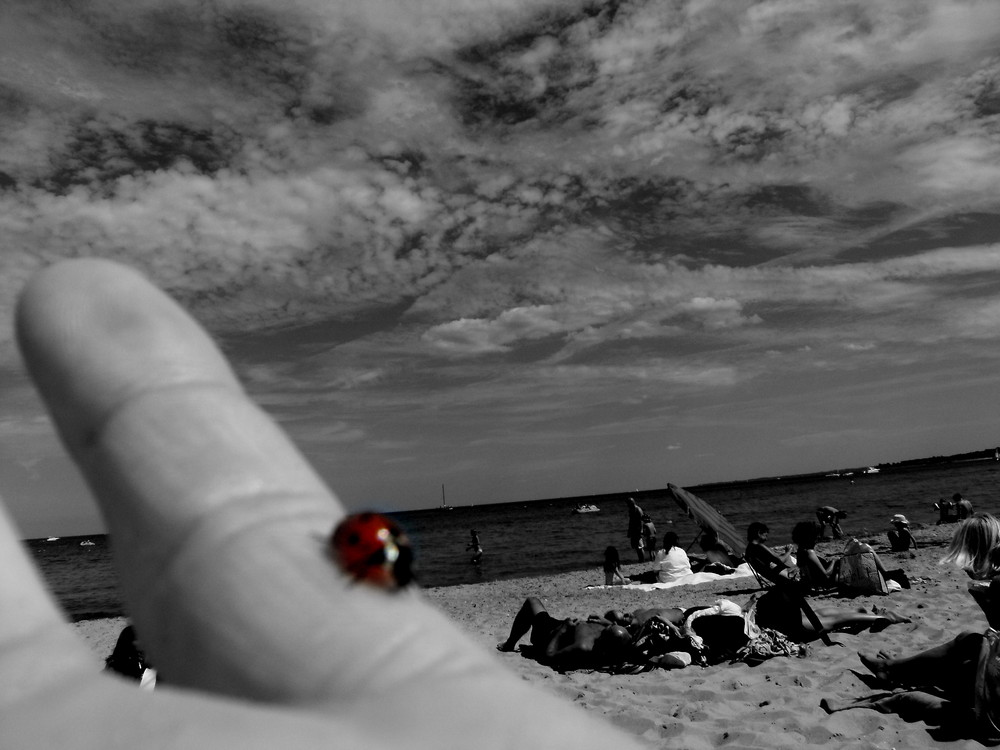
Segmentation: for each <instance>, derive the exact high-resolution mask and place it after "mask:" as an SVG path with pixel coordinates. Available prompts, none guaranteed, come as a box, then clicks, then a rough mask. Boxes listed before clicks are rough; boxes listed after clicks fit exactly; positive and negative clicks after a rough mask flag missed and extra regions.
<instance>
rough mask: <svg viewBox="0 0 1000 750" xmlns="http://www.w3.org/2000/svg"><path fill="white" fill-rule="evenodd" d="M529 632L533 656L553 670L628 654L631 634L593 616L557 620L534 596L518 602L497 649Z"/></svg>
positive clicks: (511, 647) (602, 662) (610, 660)
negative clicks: (511, 622)
mask: <svg viewBox="0 0 1000 750" xmlns="http://www.w3.org/2000/svg"><path fill="white" fill-rule="evenodd" d="M529 631H530V632H531V637H530V642H531V646H532V648H533V650H534V651H533V655H534V656H535V658H536V659H537V660H538V661H539V662H541V663H543V664H548V665H549V666H551V667H554V668H555V669H581V668H586V667H603V666H609V665H612V664H619V663H621V662H623V661H625V660H627V659H628V658H629V656H630V655H631V644H632V634H631V633H629V631H628V629H626V628H625V627H624V626H622V625H619V624H617V623H614V622H611V621H610V620H607V619H605V618H601V617H597V616H594V615H592V616H591V617H590V618H588V619H586V620H580V619H578V618H575V617H569V618H566V619H563V620H557V619H556V618H555V617H553V616H552V615H550V614H549V613H548V612H547V611H546V610H545V605H544V604H542V602H541V600H540V599H538V598H536V597H534V596H529V597H528V598H527V599H526V600H525V602H524V604H523V605H521V609H520V610H519V611H518V613H517V614H516V615H515V616H514V622H513V624H512V625H511V628H510V635H508V636H507V640H505V641H502V642H501V643H498V644H497V650H499V651H513V650H514V648H515V647H516V646H517V642H518V641H519V640H520V639H521V638H522V636H524V635H526V634H527V633H528V632H529Z"/></svg>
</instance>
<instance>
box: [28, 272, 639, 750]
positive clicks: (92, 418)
mask: <svg viewBox="0 0 1000 750" xmlns="http://www.w3.org/2000/svg"><path fill="white" fill-rule="evenodd" d="M18 334H19V341H20V343H21V346H22V350H23V352H24V356H25V360H26V362H27V363H28V367H29V369H30V371H31V372H32V374H33V376H34V377H35V378H36V381H37V382H38V384H39V386H40V389H41V391H42V395H43V398H44V399H45V401H46V403H47V404H48V405H49V407H50V409H51V410H52V413H53V418H54V420H55V422H56V424H57V426H58V427H59V430H60V433H61V435H62V438H63V441H64V443H65V444H66V445H67V446H68V447H69V449H70V451H71V453H72V454H73V456H74V458H75V459H76V461H77V462H78V464H79V465H80V467H81V469H82V470H83V472H84V475H85V476H86V478H87V480H88V482H89V484H90V486H91V488H92V489H93V490H94V493H95V495H96V496H97V499H98V501H99V503H100V505H101V507H102V510H103V512H104V514H105V517H106V519H107V522H108V524H109V528H110V532H111V537H112V546H113V549H114V551H115V557H116V562H117V564H118V566H119V570H120V573H121V577H122V584H123V589H124V592H125V597H126V602H127V604H128V606H129V610H130V614H131V615H132V618H133V620H134V622H135V624H136V627H137V630H138V632H139V634H140V638H141V639H142V641H143V643H144V646H145V647H146V649H147V651H148V652H149V653H150V655H151V656H152V660H153V663H154V664H155V665H156V666H157V668H158V670H159V671H160V673H161V674H162V675H163V676H164V677H166V679H167V682H168V683H169V684H171V685H176V686H190V687H196V688H199V689H201V690H205V691H209V692H214V693H223V694H228V695H233V696H239V697H244V698H252V699H254V700H258V701H271V702H280V703H284V704H287V705H292V704H298V705H309V706H312V707H314V708H319V707H324V710H339V708H341V707H342V706H343V705H344V704H345V702H350V703H352V704H353V705H355V706H357V707H359V708H358V709H357V710H356V713H358V714H359V715H362V714H363V715H369V716H370V718H371V721H372V722H374V723H376V724H378V725H379V727H378V731H379V732H382V733H388V734H393V733H396V734H399V733H400V732H402V735H401V736H405V732H406V727H407V722H412V724H410V725H409V726H410V727H411V728H416V729H418V730H422V731H427V730H430V731H431V732H433V733H435V734H437V735H438V736H439V737H441V736H452V735H453V734H454V732H456V731H459V730H460V731H462V732H464V731H470V732H473V733H474V735H475V736H476V737H477V738H479V739H477V744H479V745H480V746H481V747H497V748H500V747H512V746H513V745H514V744H516V743H517V742H520V743H522V744H523V743H524V742H525V741H526V740H527V734H526V732H528V730H527V729H526V727H525V725H522V724H521V723H520V719H522V718H524V719H528V718H533V720H534V723H535V725H534V726H531V727H530V732H528V733H529V734H530V735H531V738H532V739H534V740H536V741H539V742H536V743H535V744H538V745H539V746H545V747H558V746H569V745H570V744H572V745H574V746H576V747H592V746H596V744H597V743H598V742H600V743H606V742H609V741H614V742H616V743H618V744H619V745H621V744H622V743H623V740H624V738H623V737H622V736H621V735H620V734H618V733H617V732H615V731H613V730H611V729H610V728H609V727H607V726H605V725H603V724H601V723H599V722H594V721H592V720H588V719H587V718H586V717H585V716H584V715H583V714H582V712H579V711H577V710H575V709H573V708H572V707H569V706H566V705H564V704H562V703H560V702H558V701H556V700H555V699H553V698H551V697H550V696H547V695H544V694H541V695H540V694H539V693H538V692H537V691H535V690H532V689H530V688H529V687H527V686H526V685H525V684H524V683H523V681H521V680H519V679H518V678H516V677H515V676H513V675H512V674H510V673H508V672H507V671H506V670H505V669H503V668H502V666H501V665H500V664H499V662H498V660H497V659H496V658H495V656H494V655H492V654H487V653H486V652H485V651H483V650H482V649H480V648H478V647H477V646H475V645H474V644H473V643H472V642H471V641H469V640H468V638H466V637H465V636H464V635H463V634H462V633H461V632H460V631H459V630H458V629H457V628H456V627H455V626H454V625H453V624H452V623H451V622H450V621H448V620H447V618H445V617H444V616H443V615H442V614H441V613H439V612H438V611H437V610H435V609H433V608H432V607H430V606H428V605H427V604H426V603H425V602H424V601H423V600H422V598H421V597H420V596H419V594H418V593H416V592H403V593H400V594H390V593H386V592H384V591H381V590H376V589H372V588H369V587H366V586H363V585H359V584H356V583H354V582H352V581H350V580H348V579H347V578H346V577H345V576H344V575H343V574H341V573H340V572H339V571H338V570H337V569H336V568H335V566H334V565H333V564H332V563H331V562H330V560H329V559H328V557H327V555H326V551H325V543H326V538H327V536H328V535H329V533H330V531H331V529H332V526H333V524H334V523H335V522H336V521H337V520H338V519H339V518H340V517H341V516H342V514H343V509H342V508H341V506H340V505H339V503H338V502H337V501H336V499H335V498H334V497H333V496H332V495H331V494H330V493H329V491H328V490H327V489H326V488H325V486H324V485H323V483H322V482H321V481H320V480H319V479H318V478H317V477H316V476H315V474H314V473H313V472H312V470H311V469H310V467H309V466H308V465H307V464H306V462H305V461H304V460H303V459H302V458H301V456H300V455H299V453H298V451H296V450H295V448H294V447H293V446H292V445H291V443H290V442H289V441H288V440H287V438H286V437H285V436H284V435H283V433H282V432H281V431H280V430H279V429H278V428H277V427H276V426H275V425H274V424H273V423H272V422H271V420H270V419H268V418H267V416H266V415H265V414H263V412H261V411H260V410H259V409H258V408H257V407H256V406H254V405H253V404H252V403H250V402H249V400H248V399H247V398H246V396H245V395H244V394H243V392H242V389H241V388H240V387H239V384H238V383H237V381H236V379H235V378H234V377H233V375H232V373H231V371H230V369H229V367H228V365H227V364H226V363H225V361H224V359H223V358H222V357H221V355H220V354H219V353H218V351H217V350H216V349H215V347H214V345H213V344H212V343H211V341H210V339H209V338H208V337H207V335H206V334H205V333H204V332H203V331H202V330H201V329H200V327H199V326H197V324H195V323H194V321H192V320H191V319H190V318H189V317H188V316H187V315H186V314H185V313H184V312H183V311H182V310H180V308H179V307H178V306H177V305H176V304H175V303H173V302H172V301H171V300H170V299H169V298H167V297H166V296H165V295H163V294H162V293H160V292H159V291H158V290H156V289H155V288H154V287H153V286H151V285H150V284H149V283H148V282H146V281H145V280H144V279H142V277H141V276H139V275H138V274H136V273H134V272H132V271H130V270H128V269H126V268H124V267H121V266H117V265H114V264H110V263H107V262H102V261H94V260H90V261H72V262H68V263H63V264H59V265H57V266H54V267H52V268H50V269H48V270H46V271H44V272H42V274H41V275H39V276H38V277H36V278H35V279H34V280H33V281H32V282H31V283H30V284H29V286H28V287H27V289H26V291H25V292H24V294H23V295H22V298H21V303H20V305H19V308H18ZM498 706H502V707H503V710H502V711H497V710H495V709H496V708H497V707H498ZM417 709H419V711H417ZM415 711H417V712H416V713H414V712H415ZM366 712H370V713H367V714H366ZM407 717H408V718H407ZM512 717H517V718H516V719H512ZM449 744H450V743H449ZM455 744H458V743H457V742H456V743H455ZM624 744H625V745H626V746H627V745H628V742H627V741H626V742H624ZM358 746H360V745H358Z"/></svg>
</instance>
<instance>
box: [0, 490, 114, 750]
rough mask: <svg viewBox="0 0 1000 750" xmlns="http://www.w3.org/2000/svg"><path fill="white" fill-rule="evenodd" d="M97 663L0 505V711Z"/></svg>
mask: <svg viewBox="0 0 1000 750" xmlns="http://www.w3.org/2000/svg"><path fill="white" fill-rule="evenodd" d="M99 668H100V667H99V665H98V664H97V663H96V661H95V660H94V658H93V657H92V656H91V655H90V653H89V652H88V651H87V650H86V648H85V647H84V645H83V644H82V643H80V641H79V640H78V639H77V638H76V637H75V636H74V635H73V634H72V633H71V632H70V631H69V630H68V629H67V628H66V625H65V623H64V621H63V619H62V614H61V613H60V612H59V609H58V607H57V606H56V604H55V602H54V601H53V600H52V597H51V595H50V594H49V592H48V591H47V590H46V589H45V586H44V584H43V582H42V579H41V576H40V574H39V573H38V571H37V570H36V568H35V566H34V565H33V564H32V563H31V561H30V560H29V559H28V556H27V553H26V552H25V551H24V548H23V546H22V544H21V543H20V541H19V536H18V535H17V534H16V532H15V528H14V526H13V524H12V523H11V522H10V519H9V518H8V517H7V515H6V513H5V512H4V509H3V507H2V506H0V711H3V710H4V708H5V707H6V706H9V705H10V704H12V703H15V702H17V701H19V700H20V699H22V698H23V697H24V696H25V695H31V694H33V693H35V692H37V691H39V690H43V689H45V687H46V686H47V685H49V684H50V683H51V680H52V679H53V677H56V679H64V678H65V677H67V676H69V675H73V674H93V673H94V672H96V671H97V670H98V669H99ZM2 723H3V722H2V721H0V725H2ZM0 747H4V744H3V743H2V742H0Z"/></svg>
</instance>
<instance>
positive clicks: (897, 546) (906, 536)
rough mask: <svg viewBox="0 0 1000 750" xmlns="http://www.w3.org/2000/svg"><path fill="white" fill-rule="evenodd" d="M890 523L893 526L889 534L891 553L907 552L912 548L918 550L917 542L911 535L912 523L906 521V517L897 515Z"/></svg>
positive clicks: (900, 514)
mask: <svg viewBox="0 0 1000 750" xmlns="http://www.w3.org/2000/svg"><path fill="white" fill-rule="evenodd" d="M889 523H891V524H892V528H891V529H890V530H889V531H888V532H887V533H888V536H889V551H890V552H906V551H907V550H908V549H910V547H913V549H917V540H916V539H914V538H913V534H911V533H910V522H909V521H907V520H906V516H904V515H903V514H902V513H897V514H896V515H894V516H893V517H892V518H890V519H889Z"/></svg>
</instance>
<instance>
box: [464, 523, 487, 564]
mask: <svg viewBox="0 0 1000 750" xmlns="http://www.w3.org/2000/svg"><path fill="white" fill-rule="evenodd" d="M469 533H470V534H471V535H472V539H471V540H470V541H469V543H468V544H467V545H465V549H466V551H469V550H472V564H473V565H478V564H479V563H481V562H482V561H483V545H482V544H480V542H479V532H478V531H476V530H475V529H470V531H469Z"/></svg>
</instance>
